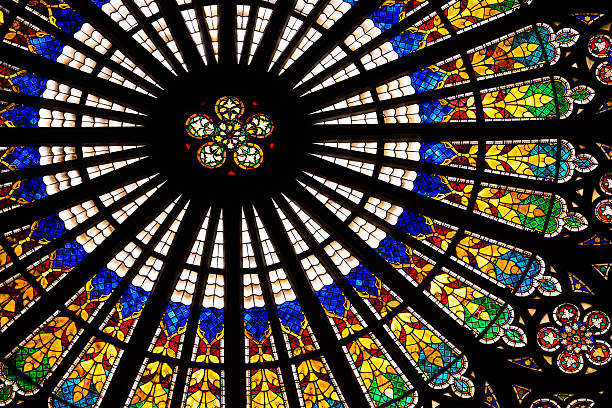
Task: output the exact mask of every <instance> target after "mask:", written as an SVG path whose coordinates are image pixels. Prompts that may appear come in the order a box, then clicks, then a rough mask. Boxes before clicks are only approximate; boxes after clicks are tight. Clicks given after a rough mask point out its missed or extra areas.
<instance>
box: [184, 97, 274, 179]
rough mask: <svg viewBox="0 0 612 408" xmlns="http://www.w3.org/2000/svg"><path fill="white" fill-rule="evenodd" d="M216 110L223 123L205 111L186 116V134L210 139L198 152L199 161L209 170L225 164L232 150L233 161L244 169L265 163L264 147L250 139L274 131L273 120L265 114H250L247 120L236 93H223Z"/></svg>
mask: <svg viewBox="0 0 612 408" xmlns="http://www.w3.org/2000/svg"><path fill="white" fill-rule="evenodd" d="M215 112H216V114H217V117H218V118H219V119H220V122H219V123H217V124H215V123H214V122H213V120H212V119H211V118H210V117H209V116H207V115H205V114H202V113H196V114H193V115H191V116H190V117H189V118H187V121H186V122H185V127H186V129H187V133H188V134H189V135H190V136H191V137H194V138H196V139H208V138H210V139H211V140H210V141H208V142H206V143H204V144H203V145H202V146H201V147H200V148H199V149H198V151H197V157H198V160H199V161H200V163H201V164H202V165H203V166H204V167H206V168H209V169H216V168H219V167H221V166H223V164H224V163H225V160H226V158H227V155H228V152H233V155H234V162H235V163H236V165H237V166H238V167H240V168H241V169H244V170H252V169H255V168H257V167H259V166H260V165H261V163H262V162H263V150H262V149H261V147H259V145H258V144H257V143H253V142H250V140H251V138H255V139H263V138H265V137H268V136H270V134H272V131H273V130H274V124H273V123H272V120H271V119H270V118H269V117H268V116H267V115H264V114H262V113H257V114H255V115H253V116H251V117H249V118H248V119H247V120H246V121H245V122H244V123H243V122H241V121H240V118H241V117H242V115H243V114H244V103H242V101H241V100H240V99H238V98H236V97H234V96H224V97H221V98H219V100H217V102H216V103H215Z"/></svg>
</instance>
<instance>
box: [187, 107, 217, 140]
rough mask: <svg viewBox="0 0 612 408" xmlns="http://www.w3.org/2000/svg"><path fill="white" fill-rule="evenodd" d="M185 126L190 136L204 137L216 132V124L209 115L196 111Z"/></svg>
mask: <svg viewBox="0 0 612 408" xmlns="http://www.w3.org/2000/svg"><path fill="white" fill-rule="evenodd" d="M185 127H186V129H187V133H189V136H191V137H195V138H196V139H204V138H205V137H208V136H213V135H214V134H215V133H216V130H215V125H214V123H213V121H212V119H210V118H209V117H208V116H207V115H204V114H202V113H194V114H193V115H191V116H190V117H189V118H187V121H186V122H185Z"/></svg>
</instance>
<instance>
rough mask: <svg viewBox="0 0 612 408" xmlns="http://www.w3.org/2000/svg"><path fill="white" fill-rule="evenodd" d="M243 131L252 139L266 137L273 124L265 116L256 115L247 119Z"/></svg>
mask: <svg viewBox="0 0 612 408" xmlns="http://www.w3.org/2000/svg"><path fill="white" fill-rule="evenodd" d="M244 129H245V130H246V132H247V133H248V134H250V135H251V136H253V137H267V136H270V134H271V133H272V131H273V130H274V124H273V123H272V119H270V118H269V117H268V116H267V115H264V114H262V113H258V114H256V115H253V116H251V117H250V118H248V119H247V121H246V123H245V125H244Z"/></svg>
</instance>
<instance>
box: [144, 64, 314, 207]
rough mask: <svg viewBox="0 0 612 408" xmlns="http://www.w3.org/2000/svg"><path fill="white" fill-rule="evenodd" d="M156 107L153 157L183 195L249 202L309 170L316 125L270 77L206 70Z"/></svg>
mask: <svg viewBox="0 0 612 408" xmlns="http://www.w3.org/2000/svg"><path fill="white" fill-rule="evenodd" d="M157 106H158V109H159V112H156V113H155V114H154V116H153V117H154V123H152V129H153V132H151V133H150V135H151V138H152V139H153V140H152V141H153V142H154V143H153V144H154V148H155V152H154V153H155V154H154V155H155V157H156V158H157V159H158V160H159V168H160V170H163V171H164V172H166V173H167V174H169V175H170V176H171V177H172V180H173V185H180V186H181V189H182V190H184V191H186V192H187V191H188V192H190V193H192V194H202V195H214V197H215V200H229V201H235V200H240V201H243V200H252V199H253V198H255V197H261V196H262V194H265V195H268V194H273V193H275V192H278V191H282V190H283V189H284V188H285V187H286V186H287V185H289V184H292V183H295V179H296V177H297V176H298V175H299V173H300V172H301V171H302V170H304V167H303V163H304V161H305V159H306V157H307V153H308V151H309V150H310V146H311V145H312V135H313V134H314V132H313V129H312V123H311V121H310V119H309V117H308V113H307V112H306V110H305V108H304V107H303V106H302V104H301V101H300V100H299V98H298V95H296V94H295V93H294V92H292V90H291V89H290V88H289V87H288V86H287V85H285V84H284V83H283V81H281V80H279V78H278V77H276V76H274V75H272V74H270V73H268V72H262V71H260V70H257V69H253V68H250V67H240V66H237V67H229V68H228V67H224V68H223V69H221V68H220V67H217V68H215V67H209V68H207V69H206V71H205V72H203V73H200V74H195V73H194V74H192V75H191V74H190V75H189V76H187V77H185V78H181V79H177V81H176V84H175V86H173V87H172V89H169V91H168V93H167V94H166V95H164V96H163V99H161V100H160V101H159V104H158V105H157Z"/></svg>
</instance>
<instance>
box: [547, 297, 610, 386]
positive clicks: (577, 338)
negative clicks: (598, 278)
mask: <svg viewBox="0 0 612 408" xmlns="http://www.w3.org/2000/svg"><path fill="white" fill-rule="evenodd" d="M553 319H554V321H555V323H557V325H558V326H559V327H558V328H557V327H553V326H546V327H543V328H542V329H540V331H539V333H538V336H537V341H538V345H539V346H540V347H541V348H542V349H543V350H544V351H548V352H552V351H556V350H560V352H559V354H558V356H557V365H558V366H559V368H560V369H561V370H562V371H564V372H566V373H568V374H574V373H578V372H580V371H582V369H583V368H584V365H585V358H586V360H588V362H589V363H591V364H592V365H595V366H601V365H604V364H607V363H608V362H609V361H610V345H609V344H608V343H607V342H605V341H604V340H598V339H596V338H595V337H596V336H598V335H603V334H605V333H606V332H607V331H608V329H609V328H610V318H609V317H608V315H607V314H605V313H604V312H601V311H599V310H591V311H589V313H587V314H586V315H585V316H584V318H583V319H580V309H578V307H577V306H575V305H573V304H571V303H564V304H562V305H559V306H557V308H556V309H555V311H554V312H553Z"/></svg>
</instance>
